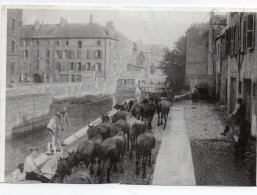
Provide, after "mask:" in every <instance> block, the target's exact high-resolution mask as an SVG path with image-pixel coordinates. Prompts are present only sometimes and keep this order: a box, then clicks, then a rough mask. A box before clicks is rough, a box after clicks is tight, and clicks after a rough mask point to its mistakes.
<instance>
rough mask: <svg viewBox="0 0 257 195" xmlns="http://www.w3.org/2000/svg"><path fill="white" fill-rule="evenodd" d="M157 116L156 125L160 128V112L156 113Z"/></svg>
mask: <svg viewBox="0 0 257 195" xmlns="http://www.w3.org/2000/svg"><path fill="white" fill-rule="evenodd" d="M157 116H158V123H157V126H160V112H159V111H157Z"/></svg>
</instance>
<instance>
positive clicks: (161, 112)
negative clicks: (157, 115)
mask: <svg viewBox="0 0 257 195" xmlns="http://www.w3.org/2000/svg"><path fill="white" fill-rule="evenodd" d="M162 119H163V112H161V125H163V123H162Z"/></svg>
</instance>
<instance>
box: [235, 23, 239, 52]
mask: <svg viewBox="0 0 257 195" xmlns="http://www.w3.org/2000/svg"><path fill="white" fill-rule="evenodd" d="M238 50H239V25H238V24H237V25H236V26H235V54H237V53H238Z"/></svg>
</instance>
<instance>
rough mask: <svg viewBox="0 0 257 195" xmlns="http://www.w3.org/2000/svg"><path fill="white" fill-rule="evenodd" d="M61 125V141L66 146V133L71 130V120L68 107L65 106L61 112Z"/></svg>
mask: <svg viewBox="0 0 257 195" xmlns="http://www.w3.org/2000/svg"><path fill="white" fill-rule="evenodd" d="M61 123H62V124H61V125H62V131H61V132H60V139H61V144H62V146H65V145H66V144H64V133H65V132H67V131H70V130H71V123H70V118H69V114H68V112H67V107H66V106H64V107H63V109H62V111H61Z"/></svg>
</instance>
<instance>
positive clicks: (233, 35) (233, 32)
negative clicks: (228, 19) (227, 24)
mask: <svg viewBox="0 0 257 195" xmlns="http://www.w3.org/2000/svg"><path fill="white" fill-rule="evenodd" d="M230 32H231V36H230V52H229V54H230V55H233V54H234V52H235V27H233V28H231V31H230Z"/></svg>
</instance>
